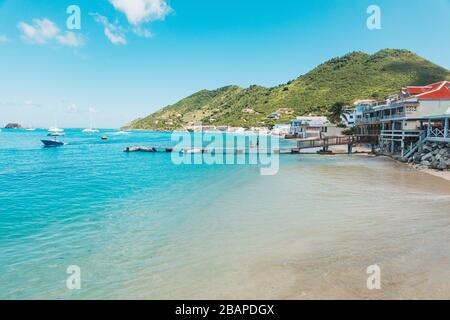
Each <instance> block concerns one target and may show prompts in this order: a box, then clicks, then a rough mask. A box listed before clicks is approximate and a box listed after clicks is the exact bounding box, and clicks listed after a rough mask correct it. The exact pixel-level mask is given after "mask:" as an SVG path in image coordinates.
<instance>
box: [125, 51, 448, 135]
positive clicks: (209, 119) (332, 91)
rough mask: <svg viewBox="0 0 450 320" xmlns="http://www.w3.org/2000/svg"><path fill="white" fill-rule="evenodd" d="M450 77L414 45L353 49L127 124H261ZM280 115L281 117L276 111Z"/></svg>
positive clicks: (201, 95)
mask: <svg viewBox="0 0 450 320" xmlns="http://www.w3.org/2000/svg"><path fill="white" fill-rule="evenodd" d="M443 79H449V80H450V71H449V70H447V69H445V68H443V67H441V66H438V65H436V64H434V63H432V62H430V61H428V60H426V59H424V58H422V57H420V56H418V55H417V54H415V53H413V52H411V51H408V50H399V49H384V50H381V51H379V52H377V53H375V54H373V55H370V54H367V53H364V52H352V53H349V54H346V55H345V56H342V57H338V58H333V59H331V60H329V61H327V62H325V63H323V64H321V65H319V66H318V67H316V68H314V69H313V70H312V71H310V72H308V73H307V74H305V75H302V76H300V77H298V78H297V79H295V80H291V81H288V82H287V83H284V84H281V85H278V86H276V87H272V88H265V87H261V86H258V85H252V86H250V87H249V88H241V87H238V86H234V85H231V86H226V87H223V88H219V89H216V90H202V91H199V92H197V93H194V94H193V95H191V96H189V97H187V98H184V99H182V100H180V101H179V102H177V103H175V104H173V105H169V106H167V107H165V108H163V109H161V110H160V111H157V112H155V113H153V114H151V115H149V116H147V117H145V118H140V119H136V120H134V121H132V122H131V123H129V124H127V125H125V126H124V129H146V130H176V129H181V128H184V127H185V126H187V125H191V124H193V123H198V122H201V123H203V124H208V125H215V126H220V125H225V126H239V127H261V126H270V125H273V124H276V123H286V122H289V121H290V120H291V119H292V118H294V117H295V116H301V115H307V114H314V115H329V114H330V112H331V107H332V106H333V105H334V104H336V103H344V104H349V105H350V104H352V103H353V102H354V101H356V100H359V99H375V100H379V99H383V98H385V97H386V96H388V95H389V94H391V93H392V92H395V91H397V90H398V88H401V87H405V86H409V85H425V84H428V83H433V82H437V81H442V80H443ZM274 114H275V116H274Z"/></svg>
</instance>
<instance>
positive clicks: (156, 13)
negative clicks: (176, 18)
mask: <svg viewBox="0 0 450 320" xmlns="http://www.w3.org/2000/svg"><path fill="white" fill-rule="evenodd" d="M109 1H110V2H111V4H112V5H113V6H114V8H116V10H119V11H121V12H123V13H124V14H125V15H126V17H127V19H128V22H130V23H131V24H132V25H134V26H137V25H139V24H141V23H145V22H149V21H154V20H164V18H165V17H166V16H167V15H168V14H169V13H170V12H171V11H172V8H171V7H170V6H169V5H168V4H167V1H166V0H109Z"/></svg>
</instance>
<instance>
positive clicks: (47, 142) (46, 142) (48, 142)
mask: <svg viewBox="0 0 450 320" xmlns="http://www.w3.org/2000/svg"><path fill="white" fill-rule="evenodd" d="M41 142H42V143H43V144H44V147H61V146H63V145H64V142H61V141H57V140H41Z"/></svg>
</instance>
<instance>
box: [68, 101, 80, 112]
mask: <svg viewBox="0 0 450 320" xmlns="http://www.w3.org/2000/svg"><path fill="white" fill-rule="evenodd" d="M67 112H68V113H77V112H78V107H77V105H76V104H74V103H72V104H71V105H69V106H67Z"/></svg>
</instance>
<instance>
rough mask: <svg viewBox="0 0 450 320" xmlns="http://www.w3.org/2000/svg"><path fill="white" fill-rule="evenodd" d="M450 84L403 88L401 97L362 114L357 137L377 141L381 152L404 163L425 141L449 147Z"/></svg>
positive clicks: (375, 106)
mask: <svg viewBox="0 0 450 320" xmlns="http://www.w3.org/2000/svg"><path fill="white" fill-rule="evenodd" d="M449 118H450V82H449V81H441V82H437V83H433V84H429V85H426V86H410V87H405V88H402V89H401V91H400V93H398V94H394V95H392V96H390V97H389V98H388V99H386V100H385V101H382V102H378V103H373V104H372V105H370V106H366V107H364V108H363V110H362V115H361V117H360V118H358V117H357V119H356V123H355V124H356V126H357V134H358V135H364V136H372V137H373V136H376V137H378V146H379V148H380V150H381V151H382V152H385V153H389V154H391V155H398V156H400V157H401V158H402V159H407V158H408V157H410V156H412V155H413V154H414V152H415V151H417V149H418V148H420V146H421V145H423V143H424V142H425V141H434V142H445V143H450V133H449Z"/></svg>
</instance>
